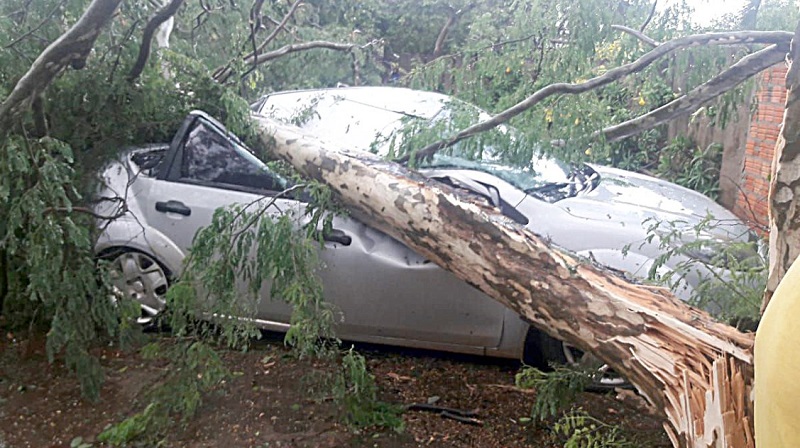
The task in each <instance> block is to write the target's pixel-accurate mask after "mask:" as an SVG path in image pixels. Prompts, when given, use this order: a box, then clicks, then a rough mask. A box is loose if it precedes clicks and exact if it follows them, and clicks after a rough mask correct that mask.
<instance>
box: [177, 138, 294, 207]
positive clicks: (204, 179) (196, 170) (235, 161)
mask: <svg viewBox="0 0 800 448" xmlns="http://www.w3.org/2000/svg"><path fill="white" fill-rule="evenodd" d="M242 152H243V150H242V149H239V150H237V148H236V144H235V143H234V142H232V141H231V140H229V139H227V138H225V136H223V135H221V134H220V133H219V132H215V131H214V130H213V129H211V128H209V126H208V125H206V124H204V123H199V124H198V125H197V126H195V127H194V129H192V130H191V132H189V136H188V137H187V138H186V143H185V144H184V147H183V159H182V160H181V173H180V178H181V180H184V181H190V182H198V183H204V184H207V183H211V184H222V186H232V187H243V188H246V189H258V190H271V191H281V190H283V189H284V188H285V186H286V185H285V184H286V182H285V181H284V180H283V179H281V178H279V177H278V176H275V175H273V174H272V173H270V172H269V171H268V170H267V167H266V166H264V165H263V164H261V163H260V162H259V161H258V160H257V159H256V158H255V157H254V156H250V157H247V156H245V155H244V154H243V153H242ZM248 156H249V154H248Z"/></svg>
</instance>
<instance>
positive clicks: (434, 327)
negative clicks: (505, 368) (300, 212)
mask: <svg viewBox="0 0 800 448" xmlns="http://www.w3.org/2000/svg"><path fill="white" fill-rule="evenodd" d="M334 225H335V227H337V228H339V229H342V230H344V231H345V232H346V234H347V235H348V236H350V237H351V242H350V244H349V245H348V246H339V247H336V248H334V249H333V250H330V248H329V249H327V250H323V252H322V260H323V261H324V263H325V269H323V270H322V271H321V273H320V274H321V276H322V279H323V285H324V293H325V296H326V298H327V299H328V300H329V301H331V302H333V303H334V304H335V305H336V306H337V308H338V309H340V310H341V312H342V314H343V319H344V321H343V322H342V323H341V325H340V326H339V328H338V335H339V336H340V337H342V338H344V339H354V340H367V341H373V342H385V343H392V344H401V345H409V346H420V347H427V348H446V347H445V346H447V345H452V346H455V345H459V346H470V347H496V346H497V345H498V344H499V342H500V338H501V336H502V332H503V318H504V315H505V308H504V307H503V305H501V304H500V303H499V302H496V301H494V300H492V299H490V298H489V297H487V296H485V295H484V294H483V293H481V292H480V291H478V290H477V289H475V288H473V287H472V286H470V285H468V284H467V283H465V282H464V281H462V280H460V279H458V278H457V277H456V276H454V275H453V274H451V273H450V272H448V271H445V270H443V269H441V268H440V267H438V266H437V265H436V264H434V263H432V262H430V261H429V260H427V259H425V258H424V257H422V256H420V255H419V254H417V253H416V252H414V251H413V250H411V249H409V248H408V247H407V246H406V245H404V244H403V243H401V242H399V241H397V240H396V239H394V238H392V237H390V236H389V235H386V234H385V233H383V232H380V231H378V230H376V229H373V228H371V227H369V226H366V225H364V224H362V223H360V222H357V221H354V220H350V219H337V220H335V221H334Z"/></svg>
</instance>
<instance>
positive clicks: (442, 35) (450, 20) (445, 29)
mask: <svg viewBox="0 0 800 448" xmlns="http://www.w3.org/2000/svg"><path fill="white" fill-rule="evenodd" d="M456 20H458V12H457V11H453V10H452V8H451V11H450V15H449V16H448V17H447V22H445V24H444V25H443V26H442V29H441V30H439V35H438V36H436V43H435V44H434V45H433V57H434V58H438V57H439V56H441V55H442V50H443V49H444V40H445V39H447V34H448V33H449V32H450V27H452V26H453V24H454V23H456Z"/></svg>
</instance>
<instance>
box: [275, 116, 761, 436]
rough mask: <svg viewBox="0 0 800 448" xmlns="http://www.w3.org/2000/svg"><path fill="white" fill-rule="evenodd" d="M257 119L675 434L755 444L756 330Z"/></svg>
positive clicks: (385, 168)
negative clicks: (601, 364) (625, 386)
mask: <svg viewBox="0 0 800 448" xmlns="http://www.w3.org/2000/svg"><path fill="white" fill-rule="evenodd" d="M260 120H261V121H260V124H261V126H260V132H261V138H262V140H263V141H264V142H265V143H268V144H270V145H271V147H272V148H273V149H272V150H273V152H274V154H275V155H276V156H278V157H280V158H282V159H284V160H286V161H287V162H289V163H290V164H292V165H293V166H294V167H295V168H296V169H298V170H299V171H300V172H301V173H302V174H303V175H305V176H307V177H309V178H312V179H316V180H319V181H321V182H324V183H325V184H327V185H328V186H329V187H330V188H331V189H332V190H333V191H334V193H335V195H336V196H337V197H338V199H339V200H340V201H341V202H342V203H343V204H345V205H346V206H347V208H348V209H349V211H350V212H351V214H352V215H353V216H354V217H355V218H357V219H359V220H362V221H363V222H365V223H368V224H370V225H372V226H374V227H376V228H378V229H380V230H382V231H384V232H386V233H387V234H389V235H391V236H393V237H395V238H397V239H398V240H400V241H402V242H403V243H405V244H406V245H408V246H409V247H411V248H413V249H414V250H416V251H418V252H419V253H420V254H422V255H424V256H426V257H428V258H429V259H430V260H431V261H433V262H435V263H437V264H438V265H439V266H441V267H443V268H444V269H447V270H449V271H451V272H453V273H454V274H455V275H457V276H458V277H460V278H461V279H463V280H464V281H467V282H469V283H470V284H472V285H474V286H475V287H477V288H479V289H480V290H482V291H483V292H485V293H486V294H487V295H489V296H490V297H492V298H494V299H496V300H498V301H500V302H501V303H503V304H505V305H506V306H508V307H510V308H512V309H513V310H515V311H517V312H518V313H519V314H520V315H522V316H524V317H525V318H527V319H528V320H530V321H531V322H532V324H533V325H534V326H536V327H537V328H539V329H541V330H543V331H545V332H547V333H548V334H550V335H551V336H554V337H556V338H558V339H561V340H564V341H566V342H569V343H571V344H573V345H575V346H577V347H579V348H580V349H582V350H585V351H590V352H592V353H594V354H595V355H596V356H597V357H598V358H600V359H602V360H603V361H605V362H607V363H609V364H610V365H612V366H613V367H614V368H615V369H618V370H619V371H620V372H622V373H623V374H624V375H625V376H627V377H628V379H629V380H630V381H631V382H632V383H633V384H635V385H636V386H637V388H638V389H639V391H641V392H642V393H643V394H644V395H645V397H646V398H647V400H648V401H649V402H650V403H651V404H652V405H653V406H655V407H656V408H657V409H659V410H660V411H661V412H663V414H664V415H665V416H666V419H667V423H666V424H665V429H666V430H667V432H668V434H669V437H670V438H671V440H672V442H673V444H674V445H675V446H681V447H708V446H717V447H723V446H724V447H752V446H754V441H753V431H752V428H753V426H752V421H753V419H752V415H753V403H752V400H751V389H752V381H753V367H752V361H753V356H752V348H753V338H752V336H751V335H749V334H743V333H740V332H738V331H737V330H736V329H734V328H732V327H730V326H727V325H723V324H720V323H717V322H715V321H714V320H713V319H712V318H711V317H710V316H709V315H708V314H706V313H705V312H702V311H699V310H696V309H693V308H690V307H688V306H687V305H685V304H684V303H682V302H681V301H680V300H678V299H677V298H675V297H674V296H673V295H672V294H670V293H669V292H668V291H665V290H664V289H662V288H652V287H645V286H636V285H632V284H630V283H628V282H627V281H625V280H623V279H621V278H619V277H618V276H616V275H615V274H613V273H611V272H609V271H606V270H604V269H602V268H599V267H595V266H591V265H588V264H586V263H585V262H583V261H579V260H577V259H576V258H575V257H573V256H571V255H568V254H565V253H563V252H561V251H559V250H556V249H554V248H552V247H550V246H549V245H548V244H547V243H546V242H545V241H544V240H543V239H542V238H540V237H538V236H537V235H534V234H533V233H531V232H529V231H528V230H526V229H524V228H522V227H521V226H519V225H516V224H514V223H512V222H510V221H509V220H508V219H506V218H505V217H503V216H502V215H501V214H500V213H499V211H497V210H495V209H493V208H491V207H489V206H486V205H481V204H480V203H478V202H476V201H475V200H473V199H471V198H469V197H466V196H465V195H463V194H461V193H459V192H456V191H455V190H453V189H451V188H449V187H447V186H445V185H442V184H440V183H437V182H435V181H431V180H428V179H426V178H424V177H422V176H420V175H418V174H415V173H413V172H411V171H409V170H407V169H405V168H403V167H402V166H400V165H398V164H394V163H391V162H387V161H384V160H381V159H378V158H375V157H372V156H370V155H368V154H364V153H350V152H347V151H344V150H338V149H336V148H335V147H332V146H330V145H327V144H323V143H322V142H320V141H319V140H316V139H315V138H313V137H310V136H307V135H304V134H302V133H301V132H300V131H299V130H297V129H295V128H291V127H288V126H283V125H279V124H277V123H275V122H272V121H269V120H267V119H265V118H262V119H260Z"/></svg>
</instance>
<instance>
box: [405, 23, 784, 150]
mask: <svg viewBox="0 0 800 448" xmlns="http://www.w3.org/2000/svg"><path fill="white" fill-rule="evenodd" d="M791 38H792V33H790V32H787V31H737V32H731V33H707V34H696V35H692V36H686V37H681V38H677V39H673V40H670V41H667V42H664V43H662V44H661V45H659V46H657V47H655V48H654V49H652V50H650V51H649V52H648V53H645V54H644V55H643V56H641V57H640V58H639V59H637V60H635V61H633V62H631V63H628V64H625V65H622V66H619V67H615V68H613V69H611V70H609V71H607V72H605V73H604V74H602V75H600V76H596V77H594V78H592V79H590V80H588V81H586V82H582V83H577V84H572V83H555V84H550V85H548V86H546V87H543V88H541V89H539V90H537V91H536V92H534V93H533V94H532V95H531V96H529V97H527V98H525V99H524V100H522V101H520V102H519V103H517V104H515V105H513V106H511V107H509V108H508V109H506V110H504V111H502V112H500V113H499V114H497V115H495V116H493V117H492V118H490V119H488V120H484V121H481V122H479V123H476V124H474V125H472V126H470V127H468V128H466V129H463V130H462V131H460V132H459V133H457V134H456V135H455V136H453V137H451V138H449V139H445V140H441V141H438V142H435V143H432V144H430V145H428V146H426V147H424V148H422V149H420V150H419V151H417V152H416V153H415V154H414V157H415V158H416V159H417V160H424V159H425V158H428V157H432V156H433V155H434V154H435V153H436V152H438V151H440V150H442V149H444V148H448V147H450V146H453V145H455V144H456V143H458V142H460V141H462V140H464V139H466V138H469V137H472V136H474V135H476V134H480V133H481V132H485V131H488V130H490V129H493V128H495V127H496V126H498V125H501V124H503V123H505V122H507V121H508V120H510V119H512V118H514V117H516V116H517V115H519V114H521V113H522V112H525V111H526V110H528V109H530V108H532V107H533V106H535V105H536V104H538V103H539V102H541V101H543V100H544V99H546V98H549V97H550V96H553V95H556V94H566V95H576V94H579V93H584V92H588V91H590V90H594V89H597V88H599V87H602V86H605V85H608V84H610V83H612V82H614V81H617V80H619V79H621V78H623V77H625V76H628V75H630V74H631V73H637V72H640V71H641V70H643V69H644V68H646V67H647V66H649V65H650V64H652V63H653V62H655V61H657V60H658V59H660V58H661V57H663V56H665V55H668V54H670V53H673V52H675V51H677V50H680V49H683V48H690V47H697V46H709V45H748V44H768V45H772V44H779V45H788V44H789V42H790V40H791ZM410 158H411V155H405V156H403V157H401V158H399V159H397V162H399V163H406V162H408V161H409V159H410Z"/></svg>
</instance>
